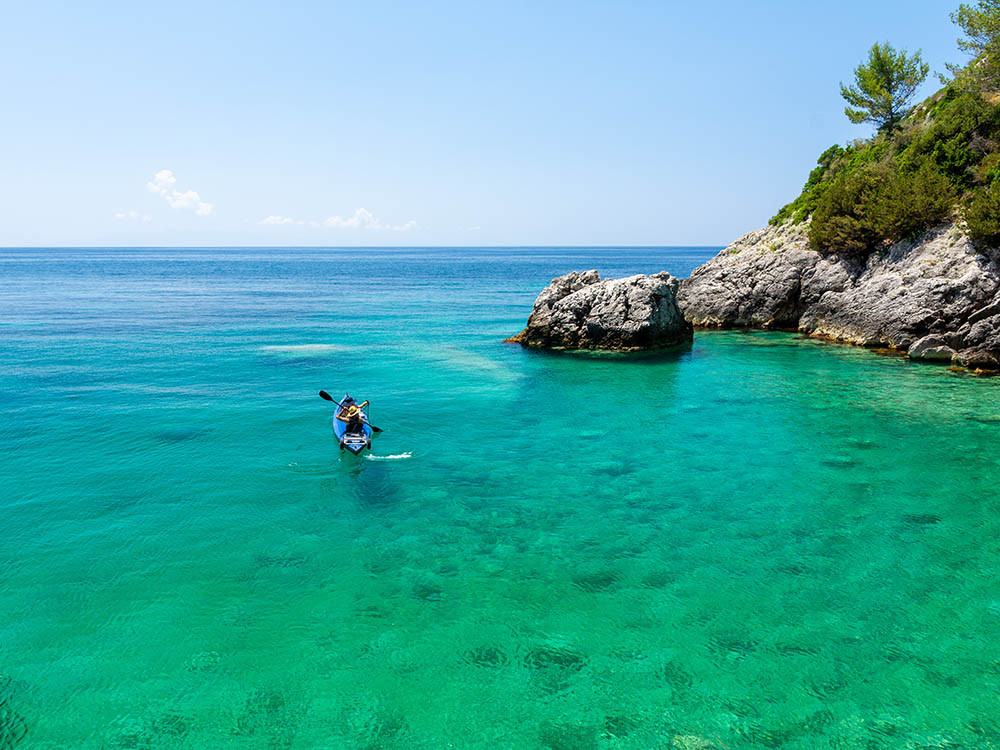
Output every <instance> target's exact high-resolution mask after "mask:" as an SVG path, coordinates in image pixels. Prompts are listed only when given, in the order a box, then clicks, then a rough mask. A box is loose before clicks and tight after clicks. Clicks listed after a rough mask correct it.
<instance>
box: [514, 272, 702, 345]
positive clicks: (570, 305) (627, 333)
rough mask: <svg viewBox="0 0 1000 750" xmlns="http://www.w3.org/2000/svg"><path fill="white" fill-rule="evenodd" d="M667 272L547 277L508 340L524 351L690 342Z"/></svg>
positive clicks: (687, 325)
mask: <svg viewBox="0 0 1000 750" xmlns="http://www.w3.org/2000/svg"><path fill="white" fill-rule="evenodd" d="M678 284H679V282H678V280H677V279H676V278H674V277H673V276H671V275H670V274H669V273H666V272H662V273H658V274H654V275H652V276H643V275H641V274H640V275H637V276H629V277H628V278H624V279H606V280H604V281H601V279H600V275H599V274H598V273H597V271H585V272H583V273H577V272H575V271H574V272H573V273H569V274H567V275H565V276H560V277H559V278H557V279H553V280H552V283H550V284H549V286H548V287H546V288H545V289H544V290H542V293H541V294H539V295H538V298H537V299H536V300H535V304H534V307H533V309H532V311H531V315H530V317H529V318H528V324H527V326H526V327H525V329H524V330H523V331H521V333H519V334H518V335H517V336H515V337H514V338H513V339H512V340H513V341H517V342H518V343H520V344H522V345H523V346H528V347H560V348H566V349H605V350H611V351H638V350H641V349H658V348H664V347H668V346H675V345H677V344H681V343H685V342H688V341H690V340H691V324H690V323H688V322H686V321H685V320H684V316H683V315H682V314H681V311H680V308H678V306H677V288H678Z"/></svg>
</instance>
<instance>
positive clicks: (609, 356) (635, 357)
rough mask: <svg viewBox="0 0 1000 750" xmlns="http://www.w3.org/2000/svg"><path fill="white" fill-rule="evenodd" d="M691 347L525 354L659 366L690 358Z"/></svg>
mask: <svg viewBox="0 0 1000 750" xmlns="http://www.w3.org/2000/svg"><path fill="white" fill-rule="evenodd" d="M692 349H693V346H692V343H691V342H690V341H688V342H684V343H681V344H674V345H673V346H668V347H663V348H658V349H644V350H639V351H634V352H619V351H608V350H601V349H564V348H560V347H549V348H541V347H530V348H525V350H524V351H525V352H527V353H530V354H532V355H535V356H539V357H553V358H559V357H562V358H565V359H578V360H583V361H587V360H589V361H593V362H609V363H616V364H617V363H620V364H623V365H629V364H633V365H637V366H640V365H659V364H664V363H675V362H681V361H683V360H684V359H687V358H688V357H690V356H691V352H692Z"/></svg>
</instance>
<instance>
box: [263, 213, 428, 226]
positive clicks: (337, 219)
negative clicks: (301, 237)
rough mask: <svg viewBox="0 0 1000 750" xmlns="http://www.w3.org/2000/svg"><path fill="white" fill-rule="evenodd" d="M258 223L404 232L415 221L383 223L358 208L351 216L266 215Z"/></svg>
mask: <svg viewBox="0 0 1000 750" xmlns="http://www.w3.org/2000/svg"><path fill="white" fill-rule="evenodd" d="M257 223H258V224H272V225H277V224H306V223H308V224H309V226H311V227H313V228H320V227H328V228H330V229H377V230H388V231H390V232H406V231H409V230H410V229H414V228H415V227H416V226H417V222H415V221H413V220H410V221H408V222H406V223H405V224H399V225H397V226H394V225H391V224H383V223H382V222H380V221H379V220H378V218H377V217H376V216H375V214H373V213H372V212H371V211H369V210H368V209H367V208H359V209H358V210H357V211H355V212H354V213H353V214H352V215H351V216H348V217H344V216H329V217H327V218H325V219H312V220H310V221H309V222H305V221H298V220H296V219H292V218H290V217H288V216H268V217H266V218H263V219H261V220H260V221H258V222H257Z"/></svg>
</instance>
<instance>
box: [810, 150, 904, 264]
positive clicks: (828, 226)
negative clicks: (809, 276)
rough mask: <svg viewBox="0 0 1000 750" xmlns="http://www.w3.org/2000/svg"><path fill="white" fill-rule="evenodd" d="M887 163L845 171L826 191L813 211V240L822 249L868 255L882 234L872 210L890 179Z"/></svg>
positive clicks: (811, 239) (811, 235)
mask: <svg viewBox="0 0 1000 750" xmlns="http://www.w3.org/2000/svg"><path fill="white" fill-rule="evenodd" d="M888 176H889V171H888V169H887V167H886V165H884V164H865V165H864V166H862V167H861V168H859V169H856V170H855V171H853V172H845V173H844V174H842V175H841V176H840V177H839V178H838V179H837V180H836V181H835V182H833V183H832V184H831V185H830V187H829V189H828V190H827V191H826V192H825V193H824V194H823V197H822V198H821V199H820V200H819V204H818V205H817V206H816V211H815V212H814V213H813V220H812V224H811V225H810V227H809V241H810V242H811V243H812V244H813V246H814V247H816V248H817V249H819V250H824V251H827V252H841V253H845V254H849V255H867V254H868V253H869V252H871V251H872V250H874V249H875V247H876V246H877V245H878V244H879V243H880V241H881V239H882V238H881V237H880V235H879V232H878V229H877V228H876V225H875V216H874V214H873V212H872V210H871V208H872V206H873V205H874V204H875V200H876V198H877V197H878V195H879V194H880V192H881V190H882V189H883V186H884V184H885V182H886V180H887V179H888Z"/></svg>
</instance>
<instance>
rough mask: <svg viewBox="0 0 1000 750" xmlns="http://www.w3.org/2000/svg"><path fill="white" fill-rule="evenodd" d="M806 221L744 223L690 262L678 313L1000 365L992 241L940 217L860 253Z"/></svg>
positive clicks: (698, 321) (997, 271)
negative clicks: (906, 236)
mask: <svg viewBox="0 0 1000 750" xmlns="http://www.w3.org/2000/svg"><path fill="white" fill-rule="evenodd" d="M807 229H808V225H807V224H801V225H798V226H791V225H785V226H782V227H768V228H767V229H762V230H758V231H756V232H751V233H750V234H748V235H746V236H744V237H742V238H741V239H740V240H737V242H735V243H733V244H732V245H730V246H729V247H728V248H726V249H725V250H723V251H722V252H721V253H719V255H717V256H716V257H715V258H713V259H712V260H710V261H709V262H708V263H706V264H705V265H703V266H701V267H700V268H698V269H696V270H695V272H694V273H692V274H691V277H690V278H688V279H685V280H684V281H683V282H682V284H681V290H680V293H679V296H678V299H679V301H680V305H681V308H682V309H683V310H684V315H685V317H686V318H687V319H688V320H689V321H691V322H693V323H694V324H695V325H701V326H718V327H746V328H786V329H792V330H799V331H802V332H804V333H809V334H813V335H817V336H824V337H828V338H832V339H836V340H839V341H847V342H851V343H855V344H860V345H863V346H873V347H887V348H892V349H897V350H899V351H902V352H906V353H908V354H910V355H911V356H912V357H914V358H920V359H939V360H945V361H956V362H960V363H961V364H963V365H967V366H977V367H993V368H996V367H1000V265H998V262H997V261H998V258H997V251H996V250H992V249H988V248H976V247H974V246H973V244H972V242H971V240H970V239H969V238H968V237H967V236H966V235H965V234H964V233H963V231H962V229H961V228H960V227H958V226H956V225H946V226H943V227H939V228H938V229H936V230H933V231H931V232H928V233H926V234H924V235H923V236H922V237H920V238H918V239H917V240H916V241H914V242H898V243H896V244H895V245H893V246H892V247H890V248H888V249H887V250H886V251H884V252H882V253H874V254H872V255H871V256H869V257H868V258H867V259H866V260H864V261H858V260H855V259H851V258H845V257H841V256H838V255H825V256H824V255H820V254H819V253H817V252H814V251H813V250H811V249H809V245H808V240H807V237H806V232H807Z"/></svg>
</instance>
